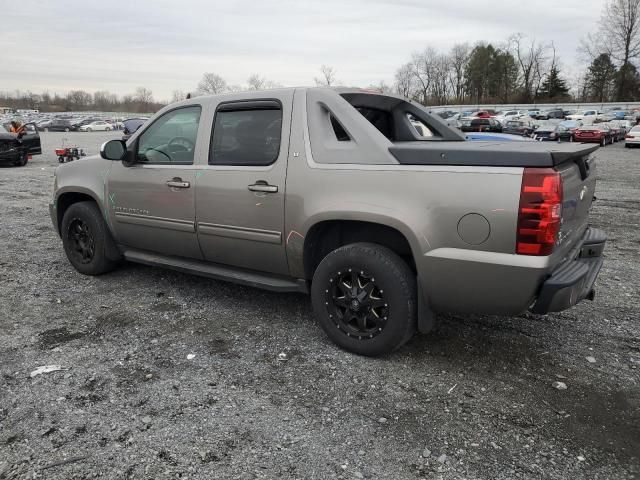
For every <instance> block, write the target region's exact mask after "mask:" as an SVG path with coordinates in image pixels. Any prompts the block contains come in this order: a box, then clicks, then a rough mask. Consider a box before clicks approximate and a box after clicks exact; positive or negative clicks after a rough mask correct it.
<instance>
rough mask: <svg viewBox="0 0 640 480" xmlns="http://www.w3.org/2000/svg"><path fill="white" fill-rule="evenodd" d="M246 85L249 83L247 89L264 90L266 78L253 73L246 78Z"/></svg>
mask: <svg viewBox="0 0 640 480" xmlns="http://www.w3.org/2000/svg"><path fill="white" fill-rule="evenodd" d="M247 85H249V90H264V89H265V88H266V85H267V79H266V78H264V77H261V76H260V75H259V74H257V73H254V74H253V75H251V76H250V77H249V78H248V79H247Z"/></svg>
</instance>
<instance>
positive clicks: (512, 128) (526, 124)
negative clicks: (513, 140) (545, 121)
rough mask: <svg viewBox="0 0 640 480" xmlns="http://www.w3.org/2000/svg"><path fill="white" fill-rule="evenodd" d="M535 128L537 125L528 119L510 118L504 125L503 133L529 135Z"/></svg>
mask: <svg viewBox="0 0 640 480" xmlns="http://www.w3.org/2000/svg"><path fill="white" fill-rule="evenodd" d="M534 130H535V126H534V125H533V123H531V122H530V121H528V120H508V121H507V122H506V123H504V124H503V126H502V133H508V134H511V135H521V136H526V137H528V136H529V135H531V134H532V133H533V132H534Z"/></svg>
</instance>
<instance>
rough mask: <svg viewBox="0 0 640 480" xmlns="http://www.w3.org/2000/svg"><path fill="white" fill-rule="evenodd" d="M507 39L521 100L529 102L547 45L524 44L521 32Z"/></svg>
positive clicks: (538, 86) (542, 67) (542, 68)
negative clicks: (517, 71) (517, 67)
mask: <svg viewBox="0 0 640 480" xmlns="http://www.w3.org/2000/svg"><path fill="white" fill-rule="evenodd" d="M639 1H640V0H639ZM509 40H510V42H509V43H510V44H511V48H512V50H513V55H514V56H515V58H516V60H517V62H518V65H519V67H520V75H521V79H520V81H521V87H522V97H523V102H526V103H529V102H531V101H532V100H534V98H535V96H536V94H537V92H538V90H539V88H540V83H541V82H542V75H543V71H544V63H545V61H546V57H545V54H546V50H547V47H546V46H545V45H543V44H541V43H537V42H536V40H535V39H532V40H531V42H530V43H529V42H527V43H526V45H525V37H524V35H522V34H521V33H517V34H515V35H512V36H511V38H510V39H509Z"/></svg>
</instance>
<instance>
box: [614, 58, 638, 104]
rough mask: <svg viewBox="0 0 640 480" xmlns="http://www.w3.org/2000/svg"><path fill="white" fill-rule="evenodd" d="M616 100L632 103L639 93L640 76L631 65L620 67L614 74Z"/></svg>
mask: <svg viewBox="0 0 640 480" xmlns="http://www.w3.org/2000/svg"><path fill="white" fill-rule="evenodd" d="M615 86H616V87H615V91H616V100H617V101H622V102H628V101H633V100H635V99H637V98H638V94H639V93H640V75H639V74H638V69H637V68H636V67H635V66H634V65H632V64H631V63H627V64H626V65H622V66H621V67H620V69H619V70H618V71H617V72H616V74H615Z"/></svg>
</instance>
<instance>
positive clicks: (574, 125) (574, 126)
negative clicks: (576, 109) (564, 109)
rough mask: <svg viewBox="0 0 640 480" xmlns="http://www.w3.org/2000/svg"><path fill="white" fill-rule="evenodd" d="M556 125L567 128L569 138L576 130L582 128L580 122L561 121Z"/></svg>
mask: <svg viewBox="0 0 640 480" xmlns="http://www.w3.org/2000/svg"><path fill="white" fill-rule="evenodd" d="M558 125H561V126H563V127H565V128H567V129H568V130H569V131H570V132H571V137H573V136H574V134H575V133H576V130H577V129H578V128H580V127H581V126H582V122H581V121H580V120H563V121H562V122H560V123H559V124H558Z"/></svg>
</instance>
